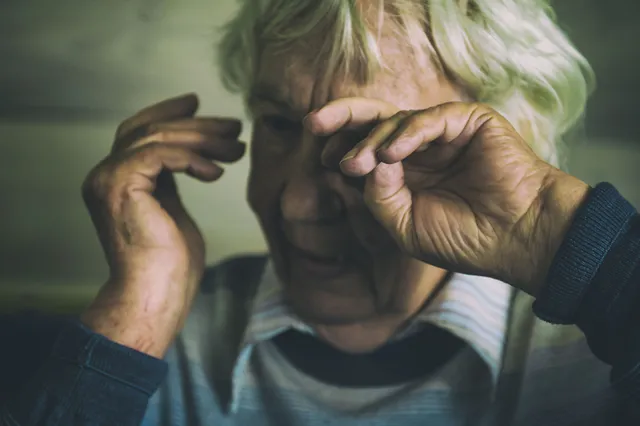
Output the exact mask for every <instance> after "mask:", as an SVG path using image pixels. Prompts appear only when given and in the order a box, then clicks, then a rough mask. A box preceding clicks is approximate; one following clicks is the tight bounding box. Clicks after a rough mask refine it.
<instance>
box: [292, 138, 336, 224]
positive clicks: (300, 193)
mask: <svg viewBox="0 0 640 426" xmlns="http://www.w3.org/2000/svg"><path fill="white" fill-rule="evenodd" d="M322 148H323V144H322V142H321V141H319V140H317V139H316V138H315V137H313V136H312V135H305V136H304V140H303V143H302V144H301V149H300V151H299V152H298V154H299V155H297V156H296V158H295V162H294V166H293V167H292V169H291V172H290V174H289V176H288V180H287V182H286V183H285V186H284V190H283V192H282V195H281V200H280V208H281V211H282V216H283V219H284V220H285V221H288V222H315V223H318V222H325V221H331V220H333V219H338V218H340V217H341V216H342V215H343V214H344V212H345V207H344V204H343V202H342V200H341V199H340V196H339V194H338V193H337V192H336V191H335V190H334V189H332V187H331V184H330V180H329V179H328V176H327V173H332V172H330V171H329V170H327V169H325V168H324V167H323V166H322V164H321V159H320V155H321V153H322Z"/></svg>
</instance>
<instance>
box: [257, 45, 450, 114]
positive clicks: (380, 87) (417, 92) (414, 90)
mask: <svg viewBox="0 0 640 426" xmlns="http://www.w3.org/2000/svg"><path fill="white" fill-rule="evenodd" d="M379 45H380V51H381V53H382V59H383V61H384V63H385V65H386V67H385V68H383V69H381V70H379V71H378V72H376V73H375V74H374V75H373V76H372V79H371V80H370V81H369V82H366V83H365V82H363V81H358V79H357V78H354V77H347V76H346V74H345V73H344V72H343V71H342V70H340V69H338V70H337V71H331V70H327V69H326V67H325V66H324V65H325V64H326V63H327V60H326V59H325V58H323V57H322V55H321V54H319V53H318V52H319V48H318V43H317V42H315V41H314V40H304V41H300V42H298V43H296V44H293V45H290V46H286V47H285V48H277V47H270V46H266V47H265V48H264V49H263V51H262V52H261V54H260V61H259V64H258V68H257V74H256V77H255V81H254V84H253V90H252V94H258V96H259V97H261V98H269V99H273V100H277V101H278V102H281V103H286V104H288V105H289V106H290V107H291V109H294V110H296V111H300V112H301V113H303V114H304V113H306V112H308V111H310V110H312V109H315V108H318V107H320V106H322V105H324V104H326V103H327V102H328V101H331V100H334V99H338V98H344V97H352V96H358V97H367V98H376V99H382V100H385V101H387V102H391V103H393V104H395V105H397V106H398V107H400V108H402V109H411V108H416V105H417V104H419V103H420V99H421V97H424V96H425V91H426V92H428V91H429V90H430V88H434V87H436V86H437V85H438V81H439V80H440V77H439V74H438V73H437V72H436V70H435V67H434V66H433V65H432V64H424V63H422V64H420V63H417V61H416V60H415V58H414V56H413V55H412V54H411V53H410V52H411V49H410V47H409V46H405V45H403V44H402V42H401V41H398V40H393V39H382V40H380V41H379Z"/></svg>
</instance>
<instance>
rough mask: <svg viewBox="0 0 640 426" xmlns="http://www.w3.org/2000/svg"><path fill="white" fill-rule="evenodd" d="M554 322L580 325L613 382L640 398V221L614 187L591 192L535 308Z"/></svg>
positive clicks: (554, 262) (550, 270) (564, 243)
mask: <svg viewBox="0 0 640 426" xmlns="http://www.w3.org/2000/svg"><path fill="white" fill-rule="evenodd" d="M534 309H535V312H536V314H538V316H540V317H541V318H542V319H544V320H546V321H549V322H552V323H562V324H576V325H578V326H579V327H580V328H581V329H582V330H583V331H584V333H585V335H586V337H587V340H588V342H589V346H590V347H591V349H592V351H593V352H594V354H595V355H596V356H598V357H599V358H600V359H601V360H603V361H604V362H607V363H608V364H610V365H612V366H613V374H612V380H613V383H614V385H615V386H617V387H619V388H621V389H623V391H624V392H625V393H626V394H636V395H638V396H640V377H639V378H634V377H633V374H631V373H632V372H633V371H634V368H635V367H636V365H638V364H640V333H638V332H637V329H638V328H640V327H638V326H639V325H640V316H639V315H638V311H639V310H640V218H639V216H638V214H637V212H636V210H635V209H634V208H633V207H632V206H631V205H630V204H629V203H628V202H626V201H625V200H624V198H622V197H621V196H620V195H619V194H618V193H617V191H615V189H613V187H611V186H610V185H599V186H598V187H597V188H596V189H594V190H592V191H591V192H590V194H589V195H588V197H587V198H586V201H585V202H584V203H583V205H582V206H581V207H580V208H579V209H578V210H577V213H576V214H575V218H574V220H573V223H572V224H571V226H570V228H569V229H568V232H567V233H566V235H565V236H564V240H563V242H562V243H561V245H560V247H559V250H558V252H557V253H556V254H555V257H554V259H553V262H552V264H551V267H550V269H549V271H548V275H547V279H546V286H545V287H543V288H542V290H541V292H540V294H539V297H538V300H537V301H536V303H535V304H534Z"/></svg>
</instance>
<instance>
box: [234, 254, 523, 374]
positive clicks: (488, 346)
mask: <svg viewBox="0 0 640 426" xmlns="http://www.w3.org/2000/svg"><path fill="white" fill-rule="evenodd" d="M511 294H512V287H511V286H509V285H507V284H505V283H503V282H501V281H498V280H494V279H491V278H486V277H479V276H471V275H463V274H453V275H452V276H451V278H450V280H449V282H448V283H447V284H446V285H445V286H444V288H443V289H442V290H441V291H440V292H439V293H438V295H437V296H436V297H435V298H434V300H433V301H432V303H430V304H429V305H427V306H426V307H425V308H424V309H423V310H422V311H420V312H419V313H418V314H417V315H416V317H415V318H414V320H413V322H412V324H411V325H410V327H409V329H408V330H407V331H410V330H411V329H414V328H415V327H419V326H420V325H423V324H433V325H436V326H438V327H441V328H443V329H445V330H447V331H449V332H450V333H452V334H454V335H456V336H458V337H459V338H460V339H462V340H463V341H465V342H466V343H467V344H469V346H471V347H472V348H473V349H474V350H475V351H476V352H477V353H478V355H479V356H480V357H481V358H482V360H483V361H484V362H485V363H486V364H487V366H488V368H489V371H490V372H491V375H492V378H493V381H494V384H495V383H496V381H497V378H498V375H499V373H500V368H501V361H502V352H503V347H504V341H505V337H506V332H507V317H508V312H509V305H510V301H511ZM291 328H293V329H296V330H299V331H302V332H306V333H313V331H312V329H311V328H310V327H309V326H308V325H306V324H305V323H304V322H303V321H302V320H301V319H300V318H298V317H297V316H296V315H295V314H294V313H293V312H291V310H290V309H289V308H288V307H287V305H286V304H285V302H284V299H283V289H282V285H281V283H280V281H279V279H278V278H277V276H276V273H275V270H274V267H273V264H272V262H271V261H269V262H267V265H266V267H265V271H264V273H263V276H262V278H261V281H260V284H259V286H258V289H257V292H256V296H255V298H254V301H253V307H252V310H251V313H250V317H249V322H248V324H247V329H246V332H245V335H244V340H243V347H247V346H250V345H253V344H256V343H259V342H261V341H264V340H268V339H271V338H272V337H275V336H276V335H278V334H280V333H282V332H284V331H286V330H288V329H291Z"/></svg>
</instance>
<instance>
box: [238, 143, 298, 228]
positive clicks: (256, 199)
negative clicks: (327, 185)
mask: <svg viewBox="0 0 640 426" xmlns="http://www.w3.org/2000/svg"><path fill="white" fill-rule="evenodd" d="M265 145H266V143H265V140H264V138H261V137H260V134H259V132H254V135H253V137H252V141H251V168H250V171H249V180H248V185H247V201H248V203H249V206H250V207H251V209H252V210H253V211H254V213H256V214H257V215H258V217H259V219H260V220H261V221H263V222H264V221H266V220H268V218H269V217H271V216H273V215H277V213H278V210H279V208H278V206H279V200H280V193H281V191H282V187H283V185H284V182H285V180H286V176H287V170H288V167H287V164H288V162H287V158H286V156H284V155H282V154H280V153H278V152H277V151H274V150H270V149H265Z"/></svg>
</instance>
